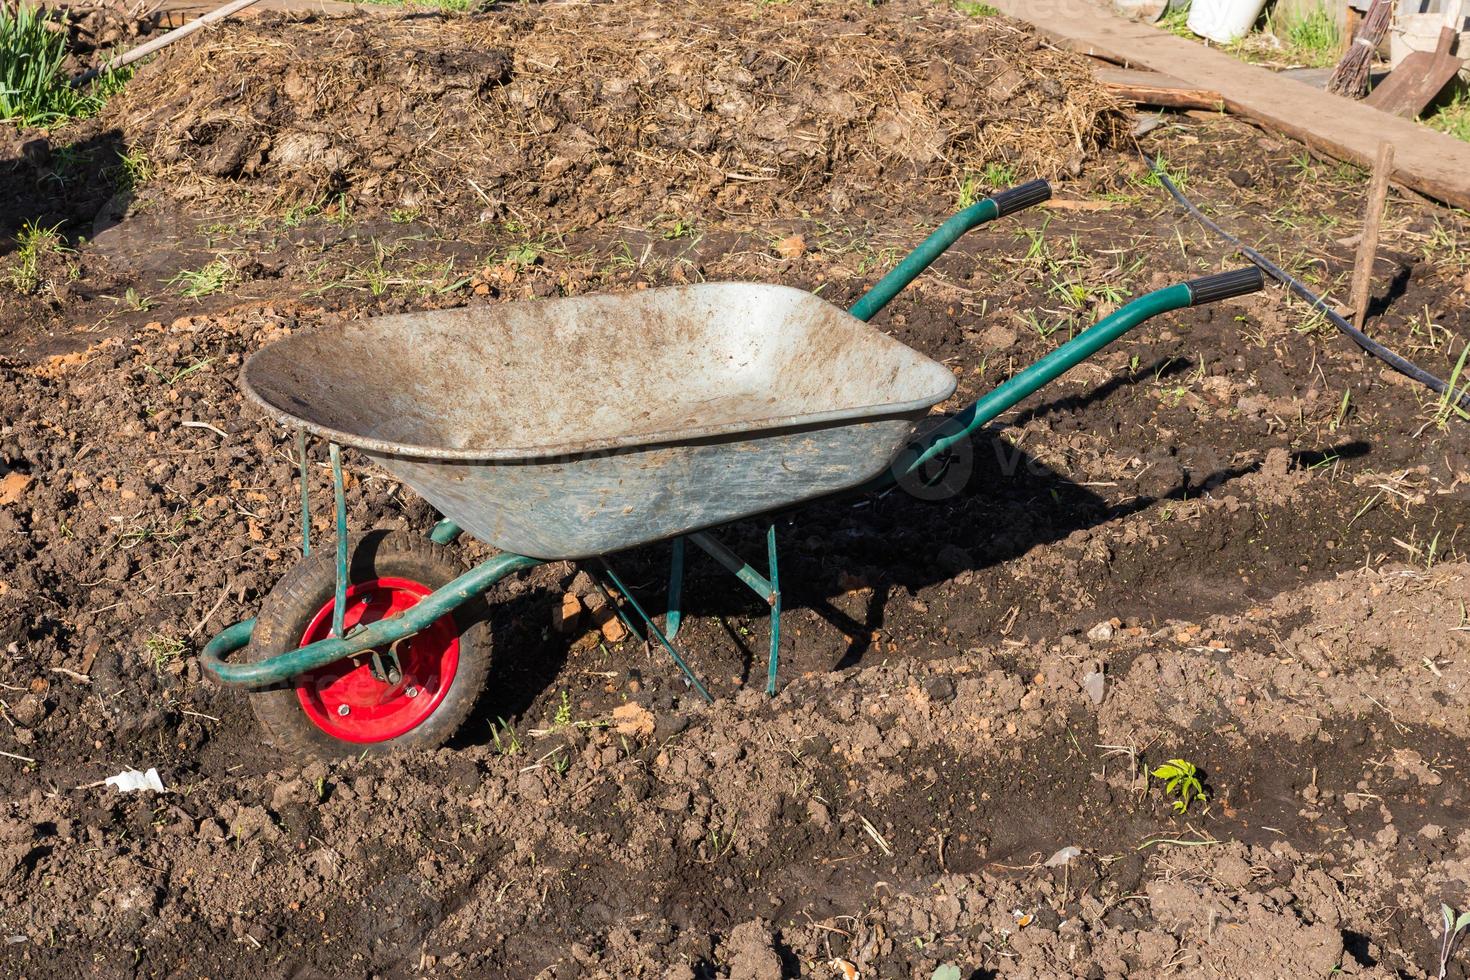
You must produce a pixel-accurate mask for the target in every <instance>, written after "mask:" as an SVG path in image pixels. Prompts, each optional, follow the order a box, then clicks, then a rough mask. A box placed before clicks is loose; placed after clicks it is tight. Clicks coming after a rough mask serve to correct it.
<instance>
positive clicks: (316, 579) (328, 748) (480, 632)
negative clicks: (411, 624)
mask: <svg viewBox="0 0 1470 980" xmlns="http://www.w3.org/2000/svg"><path fill="white" fill-rule="evenodd" d="M463 571H464V568H463V566H462V565H461V564H460V563H459V562H458V561H457V560H455V558H454V556H453V553H452V552H451V551H450V550H449V549H448V548H445V547H443V546H441V545H437V544H434V543H433V542H432V541H430V540H429V539H428V538H425V537H419V536H418V535H413V534H407V533H404V532H401V531H374V532H372V533H370V534H366V535H363V536H361V537H359V538H358V539H356V541H355V542H354V547H353V551H352V555H351V556H350V559H349V562H348V580H349V582H354V583H355V582H363V581H369V580H371V579H375V578H383V577H386V576H395V577H401V578H408V579H413V580H414V581H417V582H421V583H423V584H424V585H426V586H429V587H430V588H435V589H437V588H438V587H440V586H442V585H444V584H445V583H446V582H449V581H450V580H451V579H454V578H456V577H457V576H459V575H460V573H461V572H463ZM336 587H337V549H336V545H335V543H334V542H332V541H324V542H322V543H321V545H320V546H319V547H316V548H313V549H312V552H311V554H310V555H309V556H308V557H306V558H303V559H301V561H299V562H297V564H296V565H295V567H293V568H292V569H291V570H290V571H289V572H287V573H286V575H285V577H284V578H282V579H281V581H280V583H279V584H278V585H277V586H276V587H275V589H273V590H272V591H271V594H270V595H269V596H267V597H266V600H265V602H264V604H262V606H261V609H260V615H259V616H257V617H256V619H255V629H254V631H253V632H252V634H251V637H250V646H249V648H248V649H247V650H246V651H245V656H246V659H247V660H249V661H251V662H255V661H259V660H263V659H265V658H266V657H271V656H275V655H276V654H280V653H285V652H286V651H288V650H294V649H296V648H297V647H298V646H300V644H301V637H302V636H303V635H305V633H306V630H307V628H308V627H309V626H310V625H311V621H312V619H313V618H314V617H315V616H316V615H317V613H318V612H319V611H320V610H321V608H322V606H324V605H326V604H327V603H328V602H330V601H331V600H332V598H333V596H334V595H335V593H336ZM483 611H484V610H483V603H481V602H478V601H472V602H470V603H466V604H465V605H463V606H461V607H460V608H459V609H457V610H456V611H455V612H454V614H453V615H454V621H455V626H457V627H458V628H459V666H458V667H457V668H456V670H455V674H454V680H453V681H452V682H451V683H450V687H449V692H448V693H447V694H446V695H445V696H444V699H443V700H442V701H441V702H440V703H439V706H438V707H437V708H436V709H434V713H433V714H431V715H429V717H427V718H425V719H424V720H423V721H422V722H420V723H419V724H418V725H417V726H415V727H414V728H412V729H410V730H409V731H407V732H404V733H403V734H402V735H399V736H397V737H396V738H392V739H388V740H386V741H382V742H367V743H364V742H349V741H346V740H345V739H339V738H337V737H335V736H333V735H330V734H328V733H327V732H325V731H323V730H322V729H320V728H318V727H317V726H316V724H315V723H314V722H312V720H311V719H310V718H309V717H308V716H307V714H306V712H305V711H304V710H303V709H302V707H301V701H300V700H299V699H298V697H297V695H296V687H295V685H294V684H290V683H286V684H282V685H279V686H277V687H270V688H262V689H260V690H256V691H252V692H251V694H250V706H251V708H252V709H253V710H254V711H255V717H256V718H257V719H258V720H259V721H260V725H261V727H262V728H263V729H264V731H265V735H266V738H267V739H268V740H269V741H270V743H271V744H272V745H274V746H275V747H276V748H278V749H280V750H281V751H283V752H289V753H291V754H292V755H297V756H301V757H304V758H316V759H333V758H340V757H343V756H351V755H360V754H361V753H362V752H364V751H367V752H369V753H373V754H377V753H384V752H393V751H400V750H406V749H428V748H435V747H437V746H439V745H443V744H444V743H445V742H446V741H448V740H449V738H450V736H452V735H453V734H454V733H455V731H456V730H458V728H459V726H460V725H462V724H463V723H464V720H465V719H466V718H467V717H469V714H470V711H471V710H472V709H473V708H474V706H475V701H476V700H477V699H478V698H479V696H480V692H481V690H482V689H483V688H484V686H485V678H486V676H487V675H488V674H489V672H490V637H489V630H488V629H487V628H486V624H485V622H484V615H483Z"/></svg>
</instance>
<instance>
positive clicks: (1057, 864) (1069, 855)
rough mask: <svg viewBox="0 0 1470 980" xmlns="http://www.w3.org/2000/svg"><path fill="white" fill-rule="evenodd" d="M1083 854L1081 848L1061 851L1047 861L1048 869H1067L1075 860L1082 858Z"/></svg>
mask: <svg viewBox="0 0 1470 980" xmlns="http://www.w3.org/2000/svg"><path fill="white" fill-rule="evenodd" d="M1081 854H1082V850H1081V849H1080V848H1076V847H1064V848H1062V849H1061V850H1060V851H1057V852H1056V853H1055V854H1053V855H1052V856H1051V857H1049V858H1047V859H1046V866H1047V867H1048V868H1062V867H1066V866H1067V865H1069V864H1071V863H1072V859H1073V858H1075V857H1079V856H1081Z"/></svg>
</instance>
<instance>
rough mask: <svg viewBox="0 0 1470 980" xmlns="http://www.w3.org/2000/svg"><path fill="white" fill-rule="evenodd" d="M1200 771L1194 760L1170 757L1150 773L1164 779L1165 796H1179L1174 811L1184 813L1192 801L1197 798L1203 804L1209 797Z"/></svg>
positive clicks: (1156, 777)
mask: <svg viewBox="0 0 1470 980" xmlns="http://www.w3.org/2000/svg"><path fill="white" fill-rule="evenodd" d="M1198 773H1199V770H1198V769H1196V768H1195V765H1194V763H1193V762H1189V761H1187V760H1185V759H1170V760H1169V761H1168V762H1166V763H1164V764H1163V765H1161V766H1159V767H1158V768H1157V769H1155V770H1153V771H1152V772H1151V773H1149V775H1150V776H1152V777H1154V778H1155V779H1162V780H1163V781H1164V796H1166V797H1169V796H1177V797H1179V798H1178V799H1177V800H1175V801H1174V811H1175V812H1176V813H1184V812H1185V811H1187V810H1188V809H1189V804H1190V803H1192V802H1194V801H1196V800H1197V801H1199V802H1200V803H1201V804H1203V803H1205V802H1206V801H1207V800H1208V799H1209V797H1207V796H1205V787H1204V784H1203V783H1201V782H1200V779H1199V775H1198Z"/></svg>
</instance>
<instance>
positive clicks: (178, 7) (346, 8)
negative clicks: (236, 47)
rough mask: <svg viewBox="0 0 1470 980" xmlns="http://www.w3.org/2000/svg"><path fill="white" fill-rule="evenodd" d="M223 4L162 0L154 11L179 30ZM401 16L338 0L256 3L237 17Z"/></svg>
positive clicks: (373, 6)
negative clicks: (276, 14)
mask: <svg viewBox="0 0 1470 980" xmlns="http://www.w3.org/2000/svg"><path fill="white" fill-rule="evenodd" d="M222 2H223V0H163V2H162V3H160V4H158V5H157V6H156V7H154V8H153V9H154V11H155V12H157V13H158V14H159V16H160V20H161V22H162V23H163V24H164V25H165V26H167V27H179V26H182V25H183V24H187V23H188V22H189V21H191V20H193V19H194V18H196V17H199V16H202V15H203V14H207V13H209V12H210V11H211V10H213V9H215V8H216V7H218V6H220V5H221V3H222ZM384 12H387V13H392V14H402V13H403V12H404V8H402V7H383V6H379V5H376V4H369V3H343V2H341V0H259V2H258V3H256V4H255V5H254V6H252V7H247V8H246V9H245V10H242V11H241V12H240V14H238V15H237V16H259V15H260V14H264V13H278V14H280V13H285V14H350V13H364V14H373V13H384Z"/></svg>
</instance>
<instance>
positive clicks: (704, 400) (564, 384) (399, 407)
mask: <svg viewBox="0 0 1470 980" xmlns="http://www.w3.org/2000/svg"><path fill="white" fill-rule="evenodd" d="M243 383H244V388H245V391H246V393H247V395H248V396H249V397H250V398H251V399H252V400H254V401H255V402H256V403H258V404H259V405H260V406H261V407H262V408H264V409H265V410H266V412H268V413H269V414H270V415H272V416H274V417H276V418H277V419H279V420H281V421H282V422H285V423H286V424H289V425H300V426H303V427H305V428H306V429H308V430H309V431H312V432H315V433H317V434H319V435H322V436H325V437H326V438H328V439H331V440H334V441H336V442H338V443H341V444H343V445H349V446H355V447H357V448H359V449H361V450H363V451H364V452H366V453H367V454H368V455H369V456H371V457H372V458H374V459H375V460H376V461H377V462H378V463H379V464H380V465H382V466H383V467H384V468H385V469H387V470H388V471H389V472H391V473H393V474H394V475H396V476H398V477H399V478H400V479H402V480H403V481H404V482H406V483H407V484H408V485H409V486H411V487H413V488H414V489H415V490H416V491H418V492H419V494H420V495H422V496H423V497H424V498H425V499H426V500H428V501H429V502H430V503H432V504H434V505H435V506H436V507H438V508H439V509H440V510H441V511H442V512H443V513H444V514H445V515H446V516H447V517H450V518H451V519H453V520H455V521H456V522H457V523H458V524H460V526H462V527H463V528H465V530H467V531H470V532H471V533H473V534H475V535H476V536H477V537H480V538H481V539H482V540H485V541H488V542H489V543H491V544H494V545H496V546H498V547H501V548H504V549H506V550H509V551H515V552H518V553H520V554H525V555H530V556H533V557H537V558H546V559H553V558H573V557H586V556H589V555H595V554H603V553H607V552H610V551H616V550H618V549H620V548H624V547H630V546H632V545H635V544H640V543H644V542H647V541H653V540H658V539H661V538H666V537H670V536H673V535H676V534H682V533H685V532H687V531H691V530H698V529H700V528H703V527H710V526H713V525H716V524H720V523H724V522H726V521H730V520H735V519H737V518H740V517H744V516H747V515H751V514H756V513H760V512H761V511H765V510H771V509H774V508H777V507H782V506H785V505H787V504H791V503H795V502H797V501H800V500H805V499H808V498H810V497H815V496H820V495H823V494H826V493H831V492H834V491H836V490H841V489H844V488H846V487H850V486H855V485H858V484H860V483H863V482H865V481H867V480H869V479H871V478H872V477H874V476H876V475H877V474H878V473H881V472H882V471H883V469H884V468H885V467H886V466H887V465H888V464H889V462H890V461H891V460H892V459H893V457H894V455H895V454H896V453H897V452H898V451H899V450H900V449H901V448H902V447H903V445H904V443H905V442H906V441H907V440H908V439H909V437H910V436H911V434H912V432H913V425H914V423H915V422H916V421H917V420H918V419H919V418H921V417H922V416H923V415H925V414H926V413H927V412H928V410H929V409H930V408H931V407H932V406H933V405H935V404H937V403H938V402H941V401H943V400H944V399H945V398H947V397H949V395H950V394H951V393H952V392H953V391H954V388H955V379H954V376H953V374H952V373H951V372H950V371H949V370H948V369H946V368H945V367H944V366H943V365H941V364H938V363H936V362H934V361H932V360H930V359H929V358H927V357H924V356H923V355H921V354H919V353H918V352H916V351H914V350H912V349H911V348H909V347H907V346H905V345H904V344H902V343H900V342H898V341H896V340H894V339H893V338H891V337H888V336H887V335H885V334H883V333H882V332H880V331H878V330H876V329H875V328H873V327H871V326H869V325H868V324H866V323H864V322H862V321H861V320H858V319H857V318H855V317H853V316H850V315H849V314H848V313H846V312H845V311H843V310H841V309H839V308H838V307H836V306H833V305H832V304H830V303H828V302H826V301H825V300H822V299H821V298H819V297H817V296H814V295H812V294H810V293H807V292H803V291H801V290H797V289H791V288H788V287H784V286H769V285H755V284H746V283H710V284H701V285H693V286H676V287H670V288H666V289H650V290H644V291H640V292H636V293H630V294H624V295H616V296H610V295H598V296H582V297H574V298H568V299H554V300H545V301H541V302H526V303H507V304H500V305H495V306H481V307H471V308H466V309H459V310H448V311H432V312H426V313H413V314H402V315H396V316H385V317H377V318H372V319H367V320H363V321H355V322H350V323H346V324H342V325H338V326H334V327H331V328H323V329H318V330H312V331H306V332H303V333H300V334H297V335H295V336H292V337H290V338H288V339H286V340H283V341H279V342H277V343H275V344H272V345H270V346H268V347H266V348H264V349H263V350H261V351H259V352H258V353H256V354H255V355H254V356H253V357H251V358H250V360H249V361H248V362H247V364H246V366H245V369H244V372H243Z"/></svg>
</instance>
